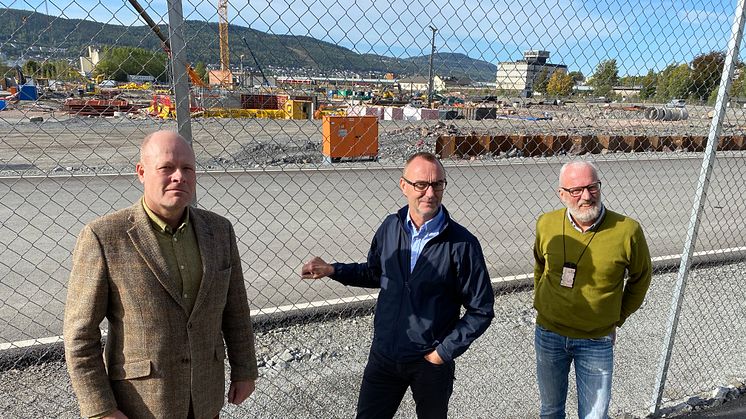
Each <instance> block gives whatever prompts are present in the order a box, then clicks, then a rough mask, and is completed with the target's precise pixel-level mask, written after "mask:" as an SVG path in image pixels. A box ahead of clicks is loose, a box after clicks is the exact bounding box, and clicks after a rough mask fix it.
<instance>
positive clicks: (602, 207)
mask: <svg viewBox="0 0 746 419" xmlns="http://www.w3.org/2000/svg"><path fill="white" fill-rule="evenodd" d="M565 213H566V214H567V219H568V220H570V225H572V226H573V227H575V230H578V231H579V232H581V233H582V232H583V229H581V228H580V227H578V225H577V224H575V220H573V219H572V216H571V215H570V211H565ZM604 215H606V206H604V204H601V213H600V214H598V218H596V221H594V222H593V225H591V226H590V227H588V230H586V232H588V231H593V230H595V229H596V228H598V225H599V224H601V222H602V221H603V220H604Z"/></svg>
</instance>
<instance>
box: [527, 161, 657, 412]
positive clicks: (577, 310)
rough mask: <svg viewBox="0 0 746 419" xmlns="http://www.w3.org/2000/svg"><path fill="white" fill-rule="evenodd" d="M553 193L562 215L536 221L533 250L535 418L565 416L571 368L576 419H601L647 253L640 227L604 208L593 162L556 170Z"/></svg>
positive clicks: (648, 270) (645, 274) (639, 294)
mask: <svg viewBox="0 0 746 419" xmlns="http://www.w3.org/2000/svg"><path fill="white" fill-rule="evenodd" d="M557 192H558V194H559V198H560V200H561V201H562V203H563V204H564V205H565V208H564V209H560V210H556V211H553V212H549V213H546V214H543V215H542V216H541V217H539V219H538V221H537V222H536V242H535V244H534V259H535V266H534V307H535V308H536V311H537V317H536V331H535V347H536V372H537V379H538V382H539V394H540V397H541V412H540V416H541V417H542V418H564V417H565V401H566V399H567V386H568V374H569V372H570V364H572V363H574V364H575V380H576V383H577V393H578V416H579V417H580V418H584V419H585V418H588V419H591V418H599V419H601V418H603V419H605V418H606V417H607V415H608V410H609V401H610V400H611V381H612V371H613V367H614V343H615V341H616V329H617V327H620V326H621V325H622V324H623V323H624V321H625V320H626V319H627V318H628V317H629V316H630V315H631V314H632V313H634V312H635V311H636V310H637V309H638V308H640V306H641V305H642V302H643V300H644V298H645V294H646V293H647V290H648V287H649V286H650V280H651V276H652V263H651V260H650V253H649V251H648V245H647V242H646V241H645V235H644V234H643V232H642V227H640V224H639V223H638V222H637V221H635V220H633V219H631V218H629V217H626V216H624V215H621V214H618V213H616V212H614V211H611V210H609V209H607V208H606V207H604V205H603V202H602V201H601V180H600V178H599V175H598V170H597V169H596V166H594V165H593V164H592V163H590V162H585V161H573V162H569V163H567V164H565V165H564V166H562V169H561V170H560V175H559V188H558V190H557ZM625 274H626V281H625Z"/></svg>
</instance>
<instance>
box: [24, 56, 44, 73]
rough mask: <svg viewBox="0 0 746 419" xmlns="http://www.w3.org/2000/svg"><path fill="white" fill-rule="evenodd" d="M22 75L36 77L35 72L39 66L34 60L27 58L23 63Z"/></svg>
mask: <svg viewBox="0 0 746 419" xmlns="http://www.w3.org/2000/svg"><path fill="white" fill-rule="evenodd" d="M22 68H23V75H24V76H27V77H38V76H39V75H38V74H37V73H38V72H39V69H40V68H41V66H40V65H39V63H38V62H36V61H34V60H28V61H26V62H25V63H24V64H23V67H22Z"/></svg>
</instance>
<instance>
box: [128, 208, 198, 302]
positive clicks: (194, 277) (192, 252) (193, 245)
mask: <svg viewBox="0 0 746 419" xmlns="http://www.w3.org/2000/svg"><path fill="white" fill-rule="evenodd" d="M142 207H143V208H144V209H145V213H146V214H148V217H149V218H150V225H151V226H152V227H153V231H155V237H156V238H157V239H158V245H159V247H160V248H161V252H162V253H163V258H164V259H165V260H166V265H167V266H168V273H169V275H170V276H172V277H175V278H179V280H180V282H181V293H180V295H181V298H182V299H183V302H184V304H185V305H186V306H187V308H188V309H189V312H190V313H191V312H192V309H193V308H194V303H195V301H197V292H199V286H200V284H201V283H202V258H201V256H200V253H199V245H198V244H197V235H196V234H195V233H194V227H193V226H192V223H190V222H189V207H187V208H186V211H185V212H184V218H183V220H182V222H181V224H180V225H179V227H178V228H176V230H175V231H174V230H173V229H172V228H171V227H170V226H169V225H168V224H166V222H165V221H163V220H161V219H160V218H159V217H158V216H157V215H155V213H154V212H153V211H151V210H150V208H148V206H147V205H146V204H145V199H143V200H142Z"/></svg>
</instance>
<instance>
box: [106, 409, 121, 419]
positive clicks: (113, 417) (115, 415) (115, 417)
mask: <svg viewBox="0 0 746 419" xmlns="http://www.w3.org/2000/svg"><path fill="white" fill-rule="evenodd" d="M101 419H127V415H125V414H124V413H122V411H121V410H119V409H117V410H115V411H113V412H111V413H109V414H108V415H106V416H104V417H103V418H101Z"/></svg>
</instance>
